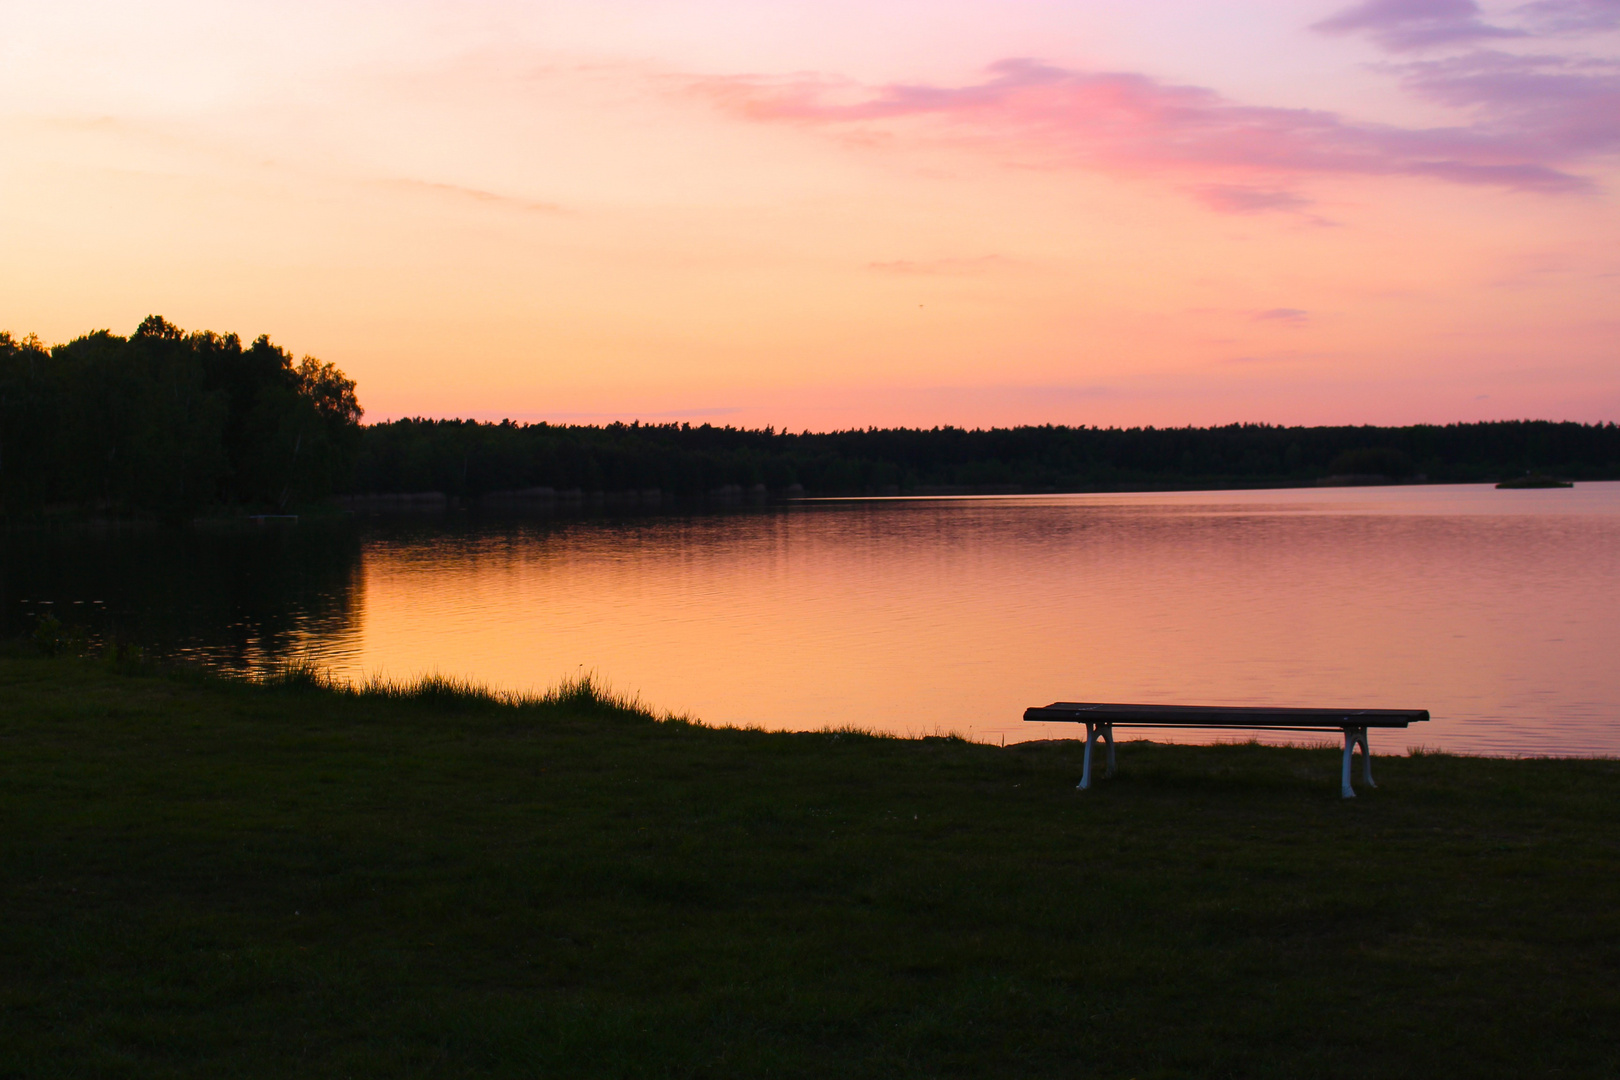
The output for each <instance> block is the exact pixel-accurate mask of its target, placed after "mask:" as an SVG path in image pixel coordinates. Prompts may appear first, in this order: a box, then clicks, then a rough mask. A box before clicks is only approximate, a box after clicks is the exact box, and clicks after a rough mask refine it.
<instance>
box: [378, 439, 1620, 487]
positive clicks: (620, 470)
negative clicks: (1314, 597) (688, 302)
mask: <svg viewBox="0 0 1620 1080" xmlns="http://www.w3.org/2000/svg"><path fill="white" fill-rule="evenodd" d="M1530 470H1534V471H1543V472H1552V473H1557V474H1558V475H1560V476H1564V477H1569V478H1573V479H1599V478H1620V427H1616V426H1615V425H1614V424H1612V423H1609V424H1574V423H1549V422H1545V421H1510V422H1499V423H1482V424H1449V425H1446V426H1430V425H1417V426H1413V427H1400V428H1379V427H1313V428H1305V427H1273V426H1271V425H1267V424H1231V425H1228V426H1226V427H1214V428H1151V427H1149V428H1123V429H1122V428H1091V427H1055V426H1041V427H1020V428H995V429H991V430H988V431H984V430H975V431H967V430H963V429H961V428H949V427H947V428H933V429H930V430H914V429H905V428H900V429H870V430H866V431H842V432H833V433H829V434H808V433H806V434H797V435H796V434H792V433H789V432H778V431H772V430H770V429H765V430H746V429H739V428H732V427H711V426H709V425H706V424H705V425H702V426H698V427H693V426H690V425H687V424H655V425H647V424H609V425H606V426H604V427H584V426H558V425H551V424H515V423H512V422H511V421H506V422H503V423H499V424H495V423H478V422H475V421H470V420H420V419H416V420H396V421H393V422H392V423H386V424H375V425H372V426H370V427H367V428H366V429H365V436H364V439H363V441H362V445H361V451H360V459H359V464H358V470H357V473H356V477H355V484H354V490H356V491H359V492H407V491H440V492H445V493H446V494H448V495H451V496H454V497H459V498H464V499H476V498H478V497H480V496H485V495H488V494H490V493H493V492H506V491H520V490H523V489H532V488H552V489H554V490H555V491H558V492H562V491H568V490H578V491H581V492H594V491H601V492H623V491H634V490H646V489H652V488H656V489H659V490H661V491H662V492H663V493H665V494H675V495H697V494H716V493H731V494H741V493H745V492H748V491H751V490H753V491H757V492H769V493H772V494H778V493H782V492H786V491H789V490H796V489H794V488H793V485H799V486H800V487H802V488H803V489H804V490H805V491H806V492H808V493H811V494H827V495H832V494H885V493H905V492H915V493H928V492H949V491H998V490H1000V491H1009V490H1022V491H1110V490H1130V489H1165V488H1178V487H1222V486H1259V485H1281V484H1314V483H1316V482H1318V481H1319V480H1320V479H1322V478H1325V477H1333V476H1338V477H1360V478H1365V479H1371V478H1374V477H1385V478H1388V479H1391V480H1415V479H1418V478H1423V479H1427V480H1429V481H1433V482H1450V481H1480V480H1496V479H1500V478H1502V477H1506V476H1517V475H1522V474H1523V473H1525V472H1526V471H1530ZM739 489H740V490H739Z"/></svg>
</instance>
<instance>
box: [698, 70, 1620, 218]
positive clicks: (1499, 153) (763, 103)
mask: <svg viewBox="0 0 1620 1080" xmlns="http://www.w3.org/2000/svg"><path fill="white" fill-rule="evenodd" d="M1552 62H1553V63H1561V61H1552ZM1447 63H1450V62H1441V63H1438V64H1435V65H1410V66H1408V67H1406V68H1404V69H1400V70H1402V72H1403V74H1404V76H1405V78H1406V81H1407V83H1408V85H1409V86H1410V87H1412V88H1413V89H1414V90H1416V91H1417V92H1419V93H1421V94H1424V95H1426V96H1428V97H1430V98H1433V99H1435V100H1438V101H1443V102H1445V103H1447V104H1455V105H1459V106H1463V107H1467V108H1468V109H1469V110H1470V111H1471V112H1472V113H1473V114H1474V116H1473V119H1472V120H1471V122H1468V123H1464V124H1460V125H1458V126H1455V127H1442V128H1401V127H1395V126H1391V125H1380V124H1367V123H1360V122H1357V121H1353V120H1349V119H1346V118H1345V117H1343V116H1340V115H1339V114H1337V113H1332V112H1326V111H1322V110H1315V109H1287V108H1277V107H1273V106H1255V105H1244V104H1240V103H1238V102H1234V101H1231V100H1228V99H1227V98H1224V97H1222V96H1221V95H1220V94H1218V93H1216V92H1215V91H1213V90H1209V89H1205V88H1202V87H1196V86H1177V85H1172V84H1167V83H1163V82H1160V81H1158V80H1156V79H1153V78H1150V77H1149V76H1146V75H1140V74H1134V73H1129V72H1095V71H1083V70H1073V69H1068V68H1061V67H1056V66H1052V65H1049V64H1044V63H1040V62H1038V61H1034V60H1028V59H1015V60H1003V61H1000V62H999V63H996V64H993V65H991V66H990V67H989V68H988V69H987V72H986V75H987V77H986V78H985V79H984V80H983V81H980V82H976V83H971V84H968V85H964V86H930V85H921V84H890V85H885V86H876V87H865V86H860V85H857V84H852V83H848V82H839V81H834V80H830V79H818V78H797V79H788V80H777V79H765V78H754V77H733V78H709V79H702V80H697V81H696V82H695V83H694V84H693V86H694V88H695V89H696V90H697V91H698V92H700V93H702V94H705V95H707V96H708V97H709V98H710V99H711V100H713V101H714V102H716V103H717V104H718V105H719V106H720V107H722V108H724V109H727V110H729V111H731V112H733V113H735V114H737V115H740V116H744V117H747V118H748V119H751V120H754V121H757V122H762V123H778V124H792V125H798V126H802V127H807V128H819V129H824V130H829V131H837V132H839V133H840V134H842V135H844V136H846V137H852V138H858V139H860V140H863V141H876V142H879V143H882V142H884V141H887V142H893V141H896V140H898V139H900V138H902V137H905V136H908V135H909V136H910V137H912V138H920V139H933V140H937V141H945V142H952V143H956V144H960V145H967V146H970V147H972V148H975V149H979V150H984V151H989V152H994V153H997V154H1000V155H1002V156H1004V157H1007V158H1010V159H1012V160H1015V161H1018V162H1020V163H1023V164H1032V163H1033V164H1041V165H1045V166H1055V165H1056V166H1062V165H1066V166H1074V167H1082V168H1092V169H1098V170H1101V171H1104V172H1112V173H1123V174H1138V175H1142V174H1148V175H1158V176H1164V177H1167V178H1170V179H1179V180H1180V181H1181V182H1182V183H1184V184H1186V185H1187V186H1188V187H1189V188H1190V190H1192V192H1193V193H1194V195H1195V196H1196V197H1198V198H1199V199H1200V200H1201V201H1203V202H1204V203H1205V204H1206V205H1208V206H1210V207H1212V208H1213V209H1216V210H1220V211H1224V212H1229V213H1256V212H1260V211H1266V210H1282V211H1297V210H1300V209H1301V208H1303V207H1304V206H1305V205H1307V203H1308V200H1307V199H1306V197H1305V196H1303V195H1301V194H1299V193H1297V192H1296V191H1294V190H1293V187H1294V186H1295V184H1296V183H1297V182H1298V181H1300V180H1303V179H1305V178H1308V177H1312V176H1421V177H1429V178H1433V179H1438V180H1443V181H1447V182H1450V183H1457V184H1476V185H1489V186H1495V187H1503V188H1509V189H1515V190H1528V191H1546V192H1568V191H1578V190H1583V189H1587V188H1589V187H1591V183H1590V181H1588V180H1586V179H1585V178H1583V177H1581V176H1578V175H1575V174H1573V173H1571V172H1569V171H1567V166H1569V165H1570V164H1573V163H1575V162H1578V161H1580V160H1582V159H1584V158H1587V157H1589V156H1591V155H1592V154H1595V153H1606V152H1609V151H1610V150H1612V149H1614V148H1615V145H1616V139H1615V138H1614V132H1613V129H1614V128H1615V127H1616V126H1617V124H1620V109H1614V110H1610V111H1609V113H1608V114H1607V115H1604V116H1597V117H1594V116H1591V115H1589V111H1590V110H1591V109H1593V108H1594V106H1596V105H1599V104H1602V103H1607V102H1608V101H1609V100H1610V98H1611V96H1612V94H1613V89H1612V87H1609V86H1608V81H1609V80H1611V79H1612V78H1613V76H1612V75H1611V74H1610V73H1609V72H1608V69H1607V68H1602V69H1601V70H1588V71H1585V72H1577V71H1574V70H1569V71H1564V72H1562V73H1551V72H1549V71H1548V70H1546V69H1545V63H1544V64H1543V68H1542V69H1534V67H1533V66H1532V67H1525V66H1522V65H1521V66H1520V67H1519V68H1517V69H1511V68H1508V67H1502V68H1500V69H1492V68H1489V67H1486V68H1481V67H1479V66H1475V67H1468V66H1466V65H1463V66H1451V67H1447V66H1445V65H1446V64H1447ZM1527 63H1528V62H1527Z"/></svg>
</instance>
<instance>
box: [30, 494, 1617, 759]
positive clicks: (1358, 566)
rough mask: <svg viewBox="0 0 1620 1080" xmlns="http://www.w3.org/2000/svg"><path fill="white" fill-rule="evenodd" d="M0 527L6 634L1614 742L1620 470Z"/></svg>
mask: <svg viewBox="0 0 1620 1080" xmlns="http://www.w3.org/2000/svg"><path fill="white" fill-rule="evenodd" d="M4 545H5V547H4V562H3V564H0V574H3V576H0V595H3V597H4V605H5V607H4V617H5V621H6V626H5V629H6V630H8V631H9V632H17V631H18V630H20V629H23V628H25V627H26V626H28V625H30V624H31V621H32V619H33V617H34V616H35V615H37V614H38V613H40V612H44V611H54V612H56V613H58V615H59V617H60V618H62V619H63V621H64V622H69V623H73V624H75V625H83V626H85V627H86V628H88V630H89V631H90V632H91V633H92V634H94V635H99V636H104V637H115V636H116V637H119V638H122V639H125V640H132V641H141V642H143V643H146V644H148V645H150V646H151V647H154V648H156V649H158V650H159V651H164V652H169V653H174V654H178V655H184V656H189V657H193V658H197V659H201V660H205V661H207V662H209V663H213V664H217V665H220V666H224V667H229V668H233V669H238V670H255V669H262V668H263V667H264V666H265V665H266V664H269V663H273V662H275V661H276V660H277V659H279V658H284V657H288V656H302V657H308V658H311V659H314V660H315V661H317V662H319V663H320V664H322V665H324V666H326V667H328V668H330V669H331V670H333V671H334V672H336V673H338V674H339V675H342V676H347V677H357V678H358V677H363V676H366V675H369V674H373V673H381V674H383V675H386V676H390V677H395V678H409V677H411V676H415V675H419V674H422V673H426V672H439V673H443V674H447V675H455V676H465V677H467V678H470V679H472V680H474V681H477V682H481V683H485V684H488V685H490V686H494V687H497V688H503V689H510V690H532V689H543V688H544V687H546V686H548V685H551V684H553V683H555V682H556V681H557V680H558V679H559V678H561V677H564V676H567V675H571V674H576V673H579V672H594V673H595V674H597V675H598V676H600V677H601V678H602V679H604V680H605V681H606V682H608V683H609V684H611V685H612V686H613V687H614V688H616V689H619V690H623V691H628V692H632V693H638V694H640V695H641V697H642V698H643V699H644V700H645V701H647V702H648V703H649V704H651V705H652V706H654V707H655V708H659V709H669V710H672V711H675V712H678V713H686V714H689V715H691V716H693V717H695V718H697V719H701V720H703V721H705V722H707V723H711V724H733V725H757V726H760V727H766V728H786V729H817V728H823V727H829V726H844V725H853V726H856V727H861V728H869V729H876V730H881V731H890V732H897V733H902V734H913V735H920V734H935V733H950V732H955V733H959V734H962V735H964V736H968V737H971V738H974V739H979V740H987V741H993V742H999V741H1002V740H1005V741H1008V742H1011V741H1015V740H1019V739H1028V738H1051V737H1072V736H1073V735H1074V734H1075V733H1076V731H1075V727H1074V726H1073V725H1034V724H1024V723H1023V722H1022V721H1021V719H1020V716H1021V714H1022V712H1023V709H1024V708H1025V707H1026V706H1029V705H1043V704H1046V703H1047V702H1050V701H1055V700H1071V701H1073V700H1096V701H1140V702H1163V703H1188V704H1213V705H1222V704H1234V705H1235V704H1253V705H1307V706H1331V707H1341V706H1342V707H1390V708H1426V709H1429V710H1430V711H1431V712H1432V713H1433V715H1434V720H1433V722H1431V723H1429V724H1427V725H1420V726H1418V727H1414V728H1412V729H1411V730H1410V731H1407V732H1392V733H1389V734H1382V735H1381V734H1379V733H1374V736H1373V739H1374V742H1375V744H1376V745H1375V747H1374V750H1375V752H1377V753H1392V752H1401V751H1404V750H1405V749H1406V747H1408V746H1414V745H1423V746H1427V747H1435V748H1444V749H1448V750H1456V751H1466V752H1474V753H1491V754H1607V755H1612V754H1620V663H1617V662H1616V660H1615V658H1616V657H1617V656H1620V483H1592V484H1581V485H1579V486H1578V487H1576V488H1574V489H1569V490H1528V491H1498V490H1496V489H1494V488H1491V487H1485V486H1475V485H1468V486H1412V487H1371V488H1365V487H1364V488H1313V489H1302V490H1264V491H1216V492H1211V491H1203V492H1182V493H1164V494H1130V495H1119V494H1103V495H1052V496H1000V497H982V498H979V497H963V498H935V499H868V500H828V501H810V502H801V503H793V504H787V505H780V506H769V507H762V508H756V509H745V510H735V511H729V512H712V513H661V514H644V515H641V516H617V517H602V516H596V517H591V516H579V517H573V518H557V517H553V518H530V519H514V518H501V519H490V518H469V517H468V516H466V515H462V516H455V515H452V516H450V517H447V518H438V517H435V518H431V519H415V520H411V519H393V520H378V519H372V520H365V521H358V522H355V523H353V524H352V525H348V526H309V525H301V526H298V527H293V528H285V529H266V530H210V529H205V528H195V529H189V530H182V531H177V532H164V531H160V530H156V529H126V530H107V531H99V532H97V531H92V530H82V529H81V530H64V531H55V532H46V531H40V530H33V531H27V530H24V531H14V532H13V533H11V534H8V535H7V536H6V537H5V538H4ZM1122 734H1123V735H1124V737H1127V738H1129V737H1131V734H1130V733H1129V732H1124V733H1122ZM1152 737H1153V738H1155V739H1163V738H1177V739H1181V740H1185V741H1206V740H1208V739H1210V738H1219V737H1227V738H1230V737H1231V735H1230V734H1228V735H1226V736H1221V735H1220V734H1219V733H1201V732H1178V733H1166V732H1158V733H1154V734H1153V735H1152ZM1283 737H1284V738H1288V737H1292V738H1295V739H1305V740H1308V739H1311V738H1312V736H1311V735H1309V734H1308V733H1307V734H1302V735H1301V734H1296V735H1293V736H1283ZM1324 737H1325V736H1324Z"/></svg>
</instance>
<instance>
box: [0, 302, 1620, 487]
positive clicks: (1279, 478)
mask: <svg viewBox="0 0 1620 1080" xmlns="http://www.w3.org/2000/svg"><path fill="white" fill-rule="evenodd" d="M360 416H361V408H360V404H359V402H358V400H357V398H356V396H355V385H354V383H353V382H352V381H351V380H349V379H347V378H346V377H345V376H344V375H343V373H342V372H341V371H339V370H337V369H336V368H335V367H333V366H332V365H331V364H323V363H321V362H320V361H318V360H315V359H314V358H312V357H308V356H306V357H304V358H303V359H302V360H301V361H298V362H296V363H295V362H294V360H293V358H292V355H291V354H290V353H288V352H286V351H285V350H283V349H281V348H279V347H278V346H276V345H274V344H272V343H271V341H270V340H269V338H267V337H260V338H258V339H257V340H255V341H254V342H253V343H252V344H251V345H248V346H246V347H244V346H243V345H242V343H241V341H240V339H239V338H238V337H237V336H236V335H234V334H225V335H220V334H215V333H211V332H207V331H201V332H196V333H190V334H188V333H185V332H183V331H181V330H180V329H179V328H178V327H175V326H173V325H172V324H170V323H168V322H166V321H164V320H163V319H161V318H158V317H157V316H152V317H150V318H148V319H146V321H144V322H143V323H141V325H140V326H139V327H138V328H137V329H136V331H135V332H134V333H133V334H131V335H130V336H129V337H127V338H123V337H118V336H117V335H115V334H112V333H110V332H109V331H105V330H100V331H96V332H95V333H91V334H87V335H85V336H83V337H81V338H78V339H77V340H75V341H72V342H69V343H68V344H66V345H58V346H54V347H52V348H49V349H47V348H46V347H44V346H43V345H42V344H40V343H39V341H38V340H37V339H35V338H33V337H32V336H30V337H29V338H26V339H23V340H15V339H13V338H12V336H11V335H10V334H4V333H0V500H3V507H4V510H5V512H6V513H7V514H8V515H9V514H19V513H21V514H27V513H35V512H40V511H46V510H50V509H52V508H60V507H69V508H90V509H93V510H96V511H99V512H112V513H119V512H144V513H158V514H167V515H174V514H181V513H193V512H196V511H198V510H204V509H207V510H211V511H219V510H224V511H230V510H231V509H233V508H234V509H238V510H244V509H245V510H254V509H257V510H275V509H278V508H289V507H292V506H298V505H308V504H310V503H312V502H315V501H319V500H322V499H325V498H326V497H328V496H331V495H351V496H355V495H358V496H365V495H385V494H400V493H420V492H435V493H440V494H442V495H443V496H445V497H446V499H447V500H448V499H455V500H459V501H463V502H472V501H477V500H486V501H488V502H491V503H498V502H500V501H502V500H503V499H511V498H514V497H523V498H530V499H544V498H548V497H556V498H568V497H571V496H575V495H578V496H581V497H583V496H586V495H590V494H592V493H606V494H613V493H621V494H622V493H627V492H636V493H638V496H639V495H646V494H649V493H651V492H654V491H656V492H657V493H658V494H659V496H660V497H692V496H704V497H713V496H721V497H730V498H736V497H742V496H745V495H749V494H752V495H755V496H761V495H767V494H769V495H777V496H780V495H792V494H799V493H801V492H802V493H807V494H820V495H843V494H898V493H919V494H925V493H945V492H970V491H973V492H988V491H1109V490H1132V489H1136V490H1142V489H1147V490H1151V489H1168V488H1214V487H1244V486H1274V485H1289V484H1314V483H1317V482H1319V481H1320V480H1322V479H1323V478H1327V477H1352V478H1361V479H1364V480H1366V479H1374V478H1387V479H1390V480H1396V481H1403V480H1405V481H1411V480H1419V479H1426V480H1429V481H1431V482H1454V481H1485V480H1498V479H1502V478H1505V477H1510V476H1518V475H1522V474H1524V473H1525V472H1528V471H1536V472H1546V473H1552V474H1556V475H1559V476H1562V477H1565V478H1569V479H1575V480H1592V479H1613V478H1620V427H1616V425H1615V424H1613V423H1606V424H1575V423H1552V422H1547V421H1504V422H1495V423H1480V424H1448V425H1445V426H1435V425H1415V426H1411V427H1399V428H1379V427H1311V428H1305V427H1274V426H1271V425H1268V424H1231V425H1228V426H1226V427H1214V428H1151V427H1148V428H1095V427H1058V426H1051V425H1046V426H1038V427H1020V428H994V429H990V430H973V431H968V430H963V429H961V428H953V427H944V428H933V429H929V430H919V429H906V428H897V429H876V428H873V429H867V430H864V431H840V432H830V433H825V434H812V433H808V432H805V433H800V434H793V433H791V432H786V431H775V430H772V429H770V428H766V429H763V430H749V429H744V428H733V427H713V426H710V425H708V424H703V425H699V426H695V427H694V426H692V425H690V424H608V425H605V426H583V425H556V424H546V423H538V424H517V423H514V422H512V421H510V420H508V421H503V422H501V423H485V422H478V421H472V420H423V419H409V420H396V421H392V422H389V423H382V424H373V425H369V426H364V427H362V426H361V424H360ZM512 493H526V494H523V495H518V496H514V495H513V494H512Z"/></svg>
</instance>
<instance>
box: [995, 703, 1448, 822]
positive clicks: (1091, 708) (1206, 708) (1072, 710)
mask: <svg viewBox="0 0 1620 1080" xmlns="http://www.w3.org/2000/svg"><path fill="white" fill-rule="evenodd" d="M1428 718H1429V711H1428V710H1427V709H1287V708H1274V707H1263V706H1261V707H1252V708H1251V707H1245V706H1233V705H1125V704H1107V703H1102V702H1083V701H1055V702H1053V703H1052V704H1050V705H1046V706H1042V707H1038V708H1031V709H1025V710H1024V719H1025V720H1029V721H1039V722H1042V723H1051V722H1053V721H1059V722H1069V723H1079V724H1085V725H1086V760H1085V765H1084V767H1083V769H1082V771H1081V776H1080V784H1079V786H1080V788H1081V790H1085V789H1086V788H1089V787H1091V748H1092V747H1093V746H1094V745H1095V744H1096V742H1097V739H1098V738H1101V739H1102V740H1103V741H1104V742H1106V743H1107V744H1108V775H1109V776H1112V775H1113V773H1114V728H1115V727H1116V726H1119V727H1172V728H1174V727H1182V728H1234V729H1247V730H1268V731H1342V732H1344V768H1343V770H1342V774H1341V789H1342V794H1343V795H1344V797H1345V798H1347V799H1353V798H1355V797H1356V792H1355V789H1354V788H1352V787H1351V786H1350V758H1351V754H1352V752H1353V751H1354V750H1355V748H1356V747H1357V746H1360V747H1361V768H1362V779H1363V780H1364V781H1365V783H1366V784H1367V786H1368V787H1377V786H1378V785H1376V784H1374V783H1373V778H1372V751H1371V750H1370V749H1369V748H1368V745H1367V729H1368V728H1375V727H1377V728H1403V727H1406V726H1407V725H1408V724H1415V723H1419V722H1421V721H1424V720H1427V719H1428Z"/></svg>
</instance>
